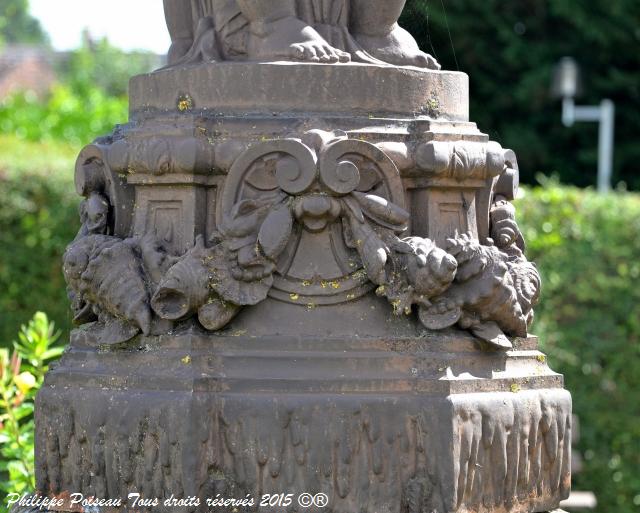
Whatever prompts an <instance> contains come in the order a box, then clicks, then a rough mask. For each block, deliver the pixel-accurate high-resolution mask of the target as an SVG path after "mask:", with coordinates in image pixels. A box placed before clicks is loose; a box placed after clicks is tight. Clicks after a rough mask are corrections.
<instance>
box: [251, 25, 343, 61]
mask: <svg viewBox="0 0 640 513" xmlns="http://www.w3.org/2000/svg"><path fill="white" fill-rule="evenodd" d="M248 53H249V58H250V59H256V60H285V61H290V60H296V61H307V62H320V63H327V64H331V63H337V62H349V61H350V60H351V56H350V55H349V54H348V53H347V52H343V51H341V50H338V49H336V48H333V47H332V46H331V45H330V44H329V43H327V42H326V41H325V40H324V38H323V37H322V36H321V35H320V34H318V33H317V32H316V31H315V30H314V29H313V28H312V27H310V26H309V25H307V24H306V23H304V22H303V21H302V20H300V19H298V18H296V17H293V16H287V17H286V18H280V19H278V20H275V21H269V22H255V23H252V25H251V36H250V41H249V52H248Z"/></svg>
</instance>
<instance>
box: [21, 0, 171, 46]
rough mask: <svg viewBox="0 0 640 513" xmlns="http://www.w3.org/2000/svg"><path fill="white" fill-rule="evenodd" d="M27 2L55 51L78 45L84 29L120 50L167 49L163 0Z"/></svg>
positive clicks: (167, 38)
mask: <svg viewBox="0 0 640 513" xmlns="http://www.w3.org/2000/svg"><path fill="white" fill-rule="evenodd" d="M30 5H31V13H32V14H33V16H35V17H36V18H38V19H39V20H40V23H41V24H42V26H43V28H44V29H45V30H46V31H47V33H48V34H49V37H50V38H51V42H52V44H53V46H54V48H55V49H57V50H69V49H72V48H77V47H78V46H79V45H80V42H81V40H82V31H83V30H84V29H85V28H87V29H89V33H90V34H91V35H92V37H93V38H95V39H98V38H102V37H103V36H106V37H107V38H108V39H109V42H110V43H111V44H112V45H114V46H117V47H119V48H122V49H123V50H151V51H153V52H156V53H159V54H163V53H166V51H167V49H168V48H169V34H168V33H167V29H166V26H165V23H164V13H163V10H162V0H30Z"/></svg>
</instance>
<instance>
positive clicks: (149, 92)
mask: <svg viewBox="0 0 640 513" xmlns="http://www.w3.org/2000/svg"><path fill="white" fill-rule="evenodd" d="M385 2H386V3H384V2H383V3H382V4H380V5H378V7H380V8H381V9H380V11H379V12H378V11H376V10H375V9H372V8H371V5H372V4H373V2H371V3H366V2H361V1H359V0H352V1H349V2H347V1H342V0H300V1H296V2H293V0H287V1H286V2H280V1H278V2H273V3H270V4H269V6H270V7H272V8H274V9H275V8H276V7H277V6H280V7H282V9H283V10H282V12H280V11H279V10H278V9H276V11H278V12H277V16H276V15H275V14H274V15H273V16H270V15H267V16H266V17H265V12H264V9H265V6H267V3H266V2H263V1H260V0H252V1H249V0H242V1H237V2H236V0H213V1H210V0H206V1H205V0H202V1H201V0H193V1H188V2H186V3H184V2H183V0H167V1H166V2H165V7H166V8H167V14H168V16H167V17H168V23H169V26H170V28H171V31H172V36H173V40H174V45H173V47H172V54H171V59H172V61H171V64H172V65H171V67H169V68H168V69H164V70H161V71H158V72H156V73H153V74H150V75H145V76H141V77H136V78H134V79H133V80H132V83H131V99H132V101H131V118H130V121H129V123H128V124H126V125H122V126H119V127H118V128H117V129H116V130H115V131H114V133H113V134H111V135H110V136H108V137H103V138H100V139H98V140H96V141H95V142H94V143H93V144H91V145H89V146H87V147H86V148H85V149H84V150H83V151H82V152H81V154H80V157H79V158H78V162H77V166H76V188H77V190H78V193H79V194H81V195H82V196H83V197H84V198H85V199H84V202H83V204H82V207H81V228H80V230H79V232H78V236H77V237H76V238H75V240H74V241H72V243H71V244H70V245H69V247H68V249H67V252H66V253H65V256H64V272H65V278H66V279H67V283H68V286H69V294H70V298H71V300H72V308H73V312H74V317H75V320H76V322H77V323H78V325H79V328H78V329H77V330H75V331H74V333H73V335H72V340H71V344H70V347H69V350H68V352H67V353H66V354H65V355H64V357H63V358H62V360H61V362H60V364H59V365H58V366H57V367H56V368H55V369H53V370H52V371H51V372H50V373H49V375H48V376H47V378H46V382H45V385H44V387H43V388H42V390H41V392H40V394H39V396H38V399H37V412H36V425H37V437H36V444H37V455H36V456H37V481H38V488H39V490H40V491H41V492H43V493H46V494H55V495H59V494H62V495H65V494H68V493H74V492H78V493H83V494H85V496H90V495H93V496H96V497H101V498H118V497H121V498H126V497H127V494H128V493H129V492H139V493H141V494H142V495H143V496H144V497H148V498H153V497H158V498H160V499H162V498H164V497H167V496H170V495H171V494H174V496H176V497H188V496H199V497H201V498H202V499H203V500H204V499H205V498H207V497H214V496H215V495H216V494H217V493H224V494H226V495H227V496H229V497H237V498H240V497H244V496H245V494H252V495H253V496H255V497H259V496H260V495H261V494H264V493H285V494H286V493H293V494H300V493H304V492H308V493H325V494H327V497H328V498H329V504H328V506H327V508H326V509H324V511H332V512H334V513H342V512H344V513H352V512H355V511H358V512H362V513H374V512H376V513H378V512H380V513H434V512H436V513H454V512H456V513H457V512H460V513H466V512H485V511H486V512H489V511H496V512H504V513H512V512H513V513H521V512H522V513H525V512H527V513H529V512H538V511H548V510H551V509H553V508H555V507H557V505H558V504H559V502H560V500H562V499H563V498H565V497H567V496H568V493H569V485H570V430H571V424H570V422H571V398H570V395H569V394H568V393H567V392H566V391H565V390H564V389H563V383H562V377H561V376H559V375H557V374H556V373H554V372H552V371H551V370H550V369H549V368H548V366H547V364H546V359H545V357H544V355H543V354H542V353H540V352H539V351H538V348H537V340H536V339H535V338H534V337H532V336H530V335H529V333H528V327H529V326H530V324H531V322H532V320H533V309H534V307H535V305H536V304H537V302H538V301H539V298H540V290H541V280H540V276H539V273H538V271H537V269H536V267H535V265H534V264H533V263H531V262H529V261H528V260H527V259H526V257H525V254H524V251H525V245H524V239H523V236H522V233H521V232H520V229H519V228H518V224H517V220H516V212H515V208H514V206H513V205H512V203H511V202H512V201H513V200H514V199H515V197H516V195H517V191H518V162H517V158H516V156H515V154H514V153H513V152H512V151H511V150H508V149H504V148H502V147H501V146H500V144H498V143H497V142H493V141H490V140H489V138H488V136H486V135H485V134H483V133H482V132H480V131H479V130H478V128H477V127H476V125H475V124H473V123H471V122H469V120H468V79H467V77H466V75H464V74H462V73H451V72H442V71H433V70H431V69H428V68H437V65H436V63H435V61H433V59H432V58H430V57H429V56H428V55H426V54H423V53H422V52H419V50H418V49H417V47H415V42H413V40H412V39H408V38H406V37H405V36H403V35H402V32H401V29H399V27H397V25H396V24H395V21H396V20H397V16H398V15H399V14H400V10H401V9H402V6H403V4H404V2H403V1H400V0H398V1H393V2H388V1H386V0H385ZM376 3H377V2H376ZM187 4H188V5H187ZM383 4H384V5H383ZM384 6H386V10H385V9H382V7H384ZM187 7H190V11H189V12H190V14H189V15H188V16H186V15H185V13H186V12H187V10H186V9H187ZM181 9H185V10H184V11H183V10H181ZM287 9H294V11H291V12H290V11H288V10H287ZM292 12H293V14H292ZM283 13H284V14H283ZM294 15H295V16H294ZM384 16H387V18H386V19H387V22H390V23H387V22H385V20H384V19H383V18H384ZM300 23H302V24H303V25H304V23H307V24H309V25H308V27H307V26H306V25H304V26H305V27H307V28H309V29H310V30H306V29H304V30H302V31H300V30H299V28H300ZM183 29H184V30H183ZM311 29H312V30H311ZM181 30H183V32H181ZM180 34H182V35H180ZM183 36H184V37H183ZM294 36H295V37H304V38H306V39H304V40H302V41H297V42H296V41H294V42H291V41H290V38H291V37H294ZM243 44H245V46H242V45H243ZM300 44H302V54H296V53H295V52H296V51H297V50H299V49H297V46H296V45H300ZM325 45H328V46H329V47H330V48H327V47H326V46H325ZM283 48H284V51H285V53H284V54H282V51H283V50H282V49H283ZM319 48H320V49H323V51H325V52H327V53H326V58H320V57H318V59H313V58H307V57H309V55H308V54H307V53H305V52H308V51H311V50H309V49H312V50H313V51H314V52H316V54H315V55H316V57H317V56H318V54H317V52H318V51H319V50H318V49H319ZM292 49H293V50H292ZM241 50H242V51H241ZM234 52H235V53H234ZM243 52H244V53H243ZM291 52H293V53H291ZM276 56H277V57H278V58H277V59H276ZM301 57H304V58H301ZM347 57H348V58H347ZM407 59H408V60H410V61H411V62H412V63H413V64H416V63H418V64H420V66H421V67H416V66H413V67H398V66H391V65H389V63H396V64H397V63H398V62H401V63H406V62H407ZM276 60H277V61H280V62H274V61H276ZM296 60H302V61H307V62H297V63H294V62H292V61H296ZM316 60H317V61H319V62H315V61H316ZM229 61H234V62H229ZM253 61H262V62H253ZM283 61H284V62H283ZM346 61H351V62H346ZM354 61H355V62H354ZM314 62H315V63H314ZM322 62H325V63H324V64H323V63H322ZM329 62H332V63H333V64H329ZM202 504H204V502H203V503H202ZM195 509H197V508H195V507H192V508H186V511H193V510H195ZM201 509H202V508H201ZM284 509H286V510H288V511H297V510H298V506H297V504H295V503H294V504H292V505H291V506H289V507H288V508H284ZM160 510H161V508H160Z"/></svg>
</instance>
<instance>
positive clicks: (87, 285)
mask: <svg viewBox="0 0 640 513" xmlns="http://www.w3.org/2000/svg"><path fill="white" fill-rule="evenodd" d="M63 271H64V276H65V279H66V281H67V284H68V286H69V288H70V289H71V290H72V292H73V293H74V294H75V295H76V296H77V297H78V298H82V300H83V301H84V302H86V303H88V304H90V305H93V309H94V311H96V312H97V313H98V314H102V315H107V316H110V317H112V318H114V319H118V320H121V321H125V322H128V323H130V324H133V325H135V326H136V327H137V328H139V329H140V330H141V331H142V332H143V333H144V334H145V335H148V334H149V333H150V331H151V310H150V309H149V294H148V292H147V286H146V283H145V279H144V276H145V274H144V269H143V268H142V264H141V262H140V261H139V258H138V255H137V253H136V251H135V241H134V240H133V239H126V240H122V239H119V238H117V237H110V236H107V235H89V236H87V237H83V238H81V239H78V240H77V241H76V242H74V243H73V244H71V245H70V246H69V248H67V251H66V252H65V255H64V266H63Z"/></svg>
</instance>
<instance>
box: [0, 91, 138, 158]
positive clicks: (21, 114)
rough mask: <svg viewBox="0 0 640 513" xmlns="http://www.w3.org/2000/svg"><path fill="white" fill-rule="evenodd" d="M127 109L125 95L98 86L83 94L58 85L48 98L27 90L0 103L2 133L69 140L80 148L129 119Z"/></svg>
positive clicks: (45, 139)
mask: <svg viewBox="0 0 640 513" xmlns="http://www.w3.org/2000/svg"><path fill="white" fill-rule="evenodd" d="M127 109H128V102H127V99H126V98H125V97H112V96H109V95H108V94H106V93H105V92H103V90H102V89H99V88H97V87H91V88H86V89H85V90H83V91H82V94H79V93H78V92H76V91H75V90H74V89H73V88H71V87H69V86H67V85H57V86H55V87H54V88H53V90H52V92H51V94H50V96H49V97H48V98H47V99H45V100H41V99H38V98H37V97H36V96H35V95H33V93H29V92H25V93H19V94H15V95H13V96H9V97H7V98H5V99H4V100H3V101H2V102H0V132H3V133H8V134H9V133H12V134H14V135H15V136H16V137H18V138H20V139H26V140H30V141H51V140H57V141H66V142H68V143H70V144H73V145H75V146H77V147H78V148H80V147H81V146H83V145H84V144H87V143H89V142H91V140H93V139H94V138H95V137H96V136H98V135H105V134H109V133H111V131H112V130H113V127H114V126H115V125H116V124H117V123H122V122H124V121H126V119H127Z"/></svg>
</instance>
